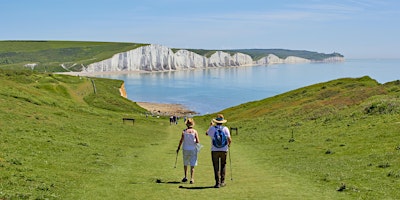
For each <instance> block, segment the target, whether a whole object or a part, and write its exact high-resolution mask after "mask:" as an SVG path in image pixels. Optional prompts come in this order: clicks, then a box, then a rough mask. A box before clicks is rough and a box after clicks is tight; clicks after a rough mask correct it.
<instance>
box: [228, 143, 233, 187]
mask: <svg viewBox="0 0 400 200" xmlns="http://www.w3.org/2000/svg"><path fill="white" fill-rule="evenodd" d="M228 152H229V168H230V169H231V181H233V176H232V159H231V150H230V148H229V150H228Z"/></svg>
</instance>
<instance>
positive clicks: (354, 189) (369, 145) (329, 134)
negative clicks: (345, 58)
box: [0, 70, 400, 199]
mask: <svg viewBox="0 0 400 200" xmlns="http://www.w3.org/2000/svg"><path fill="white" fill-rule="evenodd" d="M0 84H1V86H2V87H0V171H1V173H0V199H186V198H187V196H188V195H190V196H191V198H194V199H199V198H202V199H214V198H215V193H216V189H214V188H210V186H212V185H213V184H214V181H213V172H212V164H211V158H210V153H209V148H210V139H209V138H207V137H206V136H205V135H204V132H205V130H206V129H207V126H208V124H209V121H210V119H211V118H212V117H214V116H213V115H207V116H198V117H196V118H195V120H196V126H195V128H196V129H197V130H198V132H199V133H200V140H201V143H202V144H203V145H204V146H205V147H204V148H203V150H202V152H200V154H199V165H198V166H197V167H196V175H195V184H193V185H189V184H183V183H180V182H179V181H180V180H181V179H182V175H183V172H182V164H181V163H182V161H181V159H182V157H181V156H182V155H181V154H179V156H178V165H177V166H178V168H176V169H175V168H174V167H173V166H174V162H175V159H176V153H175V149H176V147H177V144H178V141H179V138H180V133H181V130H182V129H183V128H184V125H183V123H182V122H181V121H180V122H179V123H178V125H170V124H169V120H168V119H167V118H165V117H160V118H158V117H155V116H154V117H153V116H149V117H146V115H144V114H143V113H144V112H145V111H144V110H143V109H142V108H140V107H138V106H137V105H136V103H134V102H131V101H129V100H127V99H125V98H123V97H121V96H120V94H119V87H120V86H121V84H122V81H118V80H110V79H97V78H86V77H74V76H65V75H54V74H47V73H32V72H18V71H8V70H1V71H0ZM399 95H400V82H399V81H394V82H391V83H386V84H383V85H382V84H378V83H377V82H376V81H375V80H372V79H370V78H369V77H362V78H358V79H339V80H333V81H330V82H326V83H321V84H316V85H312V86H309V87H304V88H300V89H297V90H294V91H290V92H288V93H284V94H281V95H277V96H274V97H271V98H267V99H264V100H261V101H256V102H249V103H245V104H242V105H239V106H237V107H233V108H229V109H227V110H224V111H222V113H223V114H224V115H225V117H226V118H227V119H228V123H227V126H229V127H236V128H238V134H236V132H233V133H232V137H233V143H232V146H231V153H230V154H231V157H230V159H228V160H229V161H230V163H231V165H228V168H227V170H228V171H227V175H228V178H231V179H232V180H230V181H228V183H227V186H226V187H223V188H220V189H219V190H221V192H219V193H218V195H219V197H220V198H221V199H228V198H230V199H399V198H400V192H399V190H398V185H399V183H400V182H399V181H400V159H398V158H399V154H400V142H399V141H400V140H399V139H400V138H399V137H400V136H399V134H398V133H399V128H400V127H399V126H400V123H399V122H400V121H399V116H400V100H399ZM124 117H129V118H135V123H134V125H133V124H132V123H123V121H122V118H124ZM180 186H181V187H180ZM340 188H341V189H340ZM338 190H339V191H338Z"/></svg>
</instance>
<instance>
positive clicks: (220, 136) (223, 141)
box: [212, 126, 228, 148]
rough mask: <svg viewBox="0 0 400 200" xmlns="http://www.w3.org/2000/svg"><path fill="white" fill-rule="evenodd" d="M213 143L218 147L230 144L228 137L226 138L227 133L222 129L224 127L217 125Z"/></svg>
mask: <svg viewBox="0 0 400 200" xmlns="http://www.w3.org/2000/svg"><path fill="white" fill-rule="evenodd" d="M212 144H213V145H214V146H215V147H217V148H222V147H224V146H226V145H227V144H228V139H227V138H226V135H225V133H224V132H223V131H222V127H220V126H219V127H217V126H216V127H215V133H214V138H213V140H212Z"/></svg>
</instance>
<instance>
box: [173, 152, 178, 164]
mask: <svg viewBox="0 0 400 200" xmlns="http://www.w3.org/2000/svg"><path fill="white" fill-rule="evenodd" d="M177 161H178V151H176V158H175V165H174V168H176V162H177Z"/></svg>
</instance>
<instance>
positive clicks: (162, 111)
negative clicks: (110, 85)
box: [58, 71, 198, 117]
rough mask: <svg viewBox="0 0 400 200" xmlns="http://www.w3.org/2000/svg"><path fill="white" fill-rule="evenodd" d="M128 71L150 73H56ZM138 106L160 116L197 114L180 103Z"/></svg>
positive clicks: (76, 74) (89, 75)
mask: <svg viewBox="0 0 400 200" xmlns="http://www.w3.org/2000/svg"><path fill="white" fill-rule="evenodd" d="M129 73H151V72H148V71H113V72H60V73H58V74H65V75H71V76H85V77H93V76H98V75H105V74H106V75H110V74H117V75H120V74H129ZM120 93H121V96H123V97H125V98H126V95H127V94H126V90H125V86H124V84H123V85H122V86H121V89H120ZM136 103H137V104H138V105H139V106H140V107H142V108H144V109H146V110H147V111H149V112H150V113H152V114H153V115H160V116H171V115H175V116H179V117H184V116H192V115H196V114H198V113H197V112H196V111H193V110H190V109H188V108H186V107H185V106H183V105H181V104H166V103H150V102H136Z"/></svg>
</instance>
